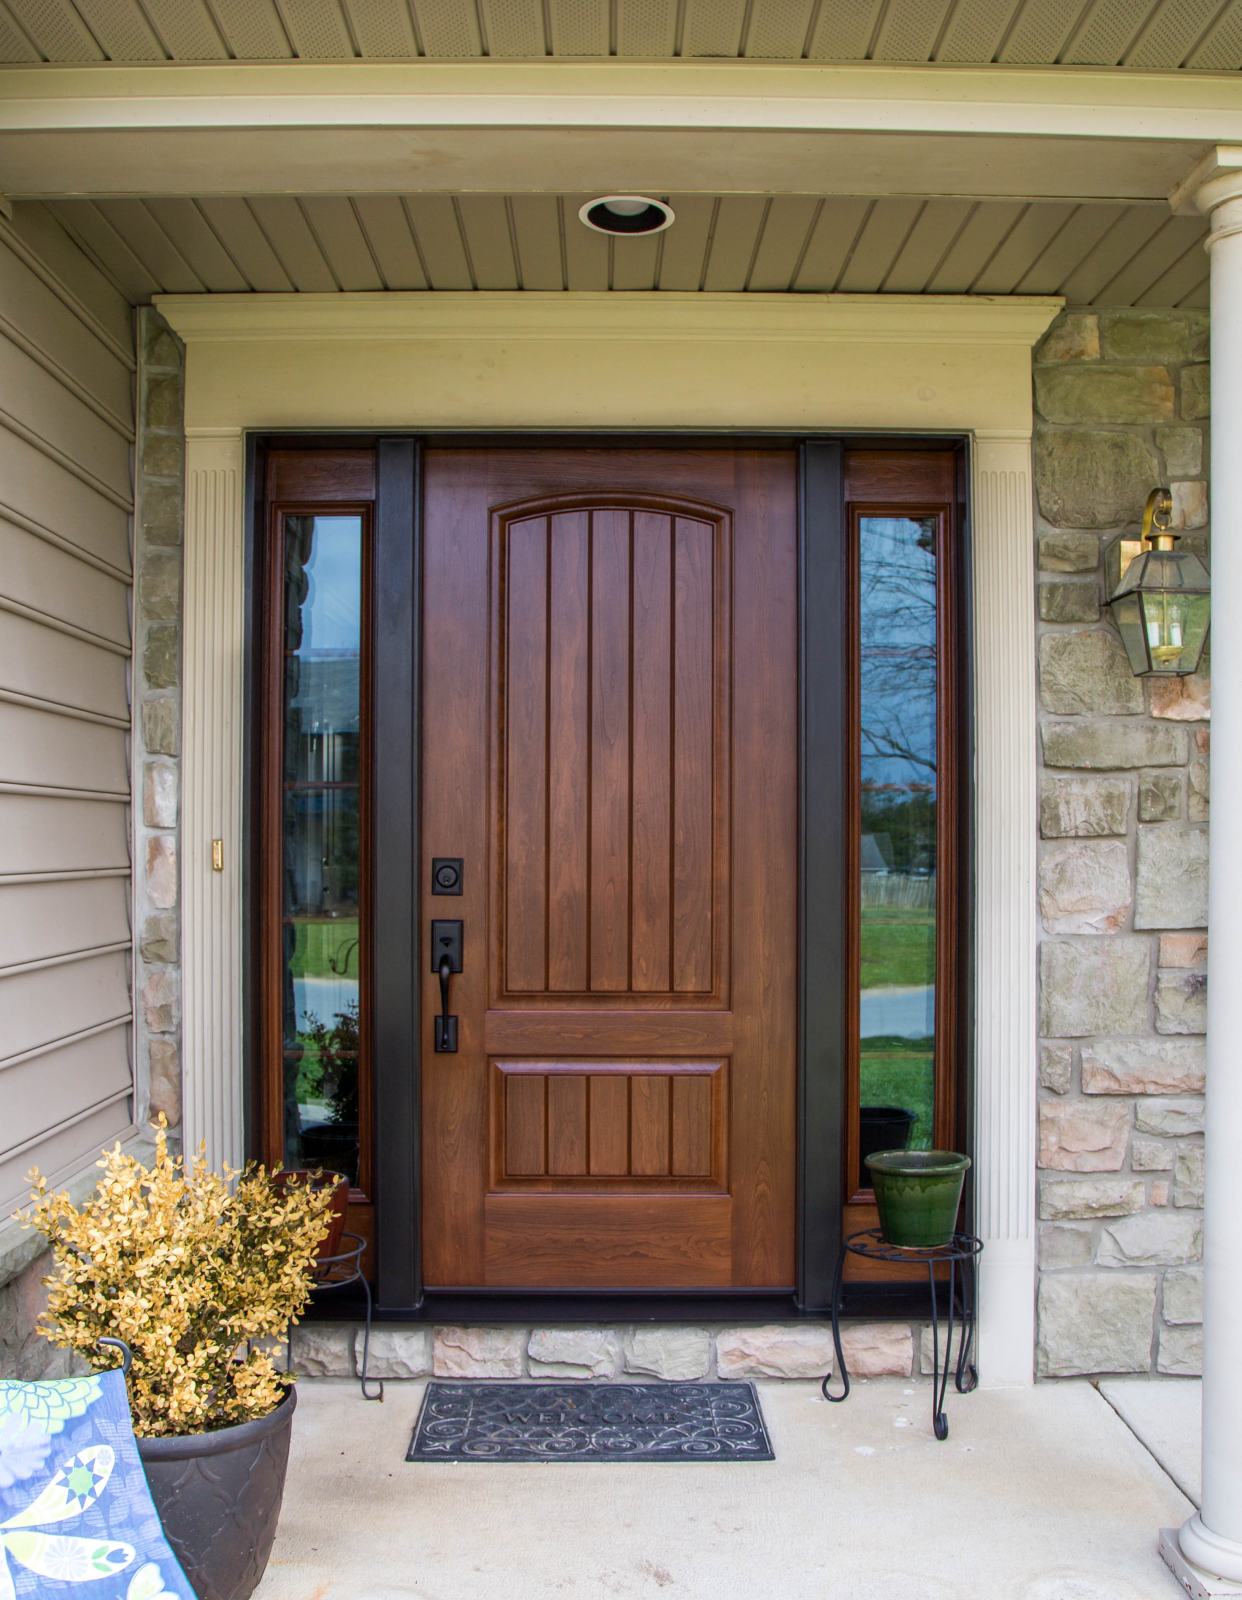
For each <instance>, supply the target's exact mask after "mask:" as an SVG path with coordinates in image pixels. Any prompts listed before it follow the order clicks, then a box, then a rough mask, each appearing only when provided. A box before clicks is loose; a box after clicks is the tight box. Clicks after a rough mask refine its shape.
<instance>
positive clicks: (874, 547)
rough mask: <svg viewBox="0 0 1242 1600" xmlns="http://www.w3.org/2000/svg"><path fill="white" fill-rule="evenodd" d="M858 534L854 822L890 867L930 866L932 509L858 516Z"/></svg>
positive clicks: (933, 828) (933, 716) (933, 739)
mask: <svg viewBox="0 0 1242 1600" xmlns="http://www.w3.org/2000/svg"><path fill="white" fill-rule="evenodd" d="M859 532H860V537H859V584H860V595H859V635H860V649H859V673H860V695H859V698H860V712H861V721H860V746H861V760H862V796H861V801H862V831H863V833H864V835H871V836H872V837H873V838H874V839H875V841H876V845H877V853H878V858H879V859H880V860H881V861H882V862H883V865H884V866H885V867H886V868H887V870H888V871H890V872H898V873H929V872H931V871H933V870H934V868H935V832H936V823H935V816H936V800H935V795H936V563H935V538H934V536H935V522H934V520H933V519H932V518H930V517H928V518H921V519H914V518H910V517H864V518H862V519H861V523H860V529H859Z"/></svg>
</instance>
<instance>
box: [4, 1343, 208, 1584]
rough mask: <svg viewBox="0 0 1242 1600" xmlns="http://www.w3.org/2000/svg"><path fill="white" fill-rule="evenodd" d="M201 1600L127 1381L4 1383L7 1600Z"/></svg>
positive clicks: (101, 1377) (104, 1377)
mask: <svg viewBox="0 0 1242 1600" xmlns="http://www.w3.org/2000/svg"><path fill="white" fill-rule="evenodd" d="M27 1596H38V1597H39V1600H59V1597H62V1596H63V1597H64V1600H69V1597H70V1596H72V1597H73V1600H195V1597H194V1591H193V1589H191V1588H190V1585H189V1584H188V1582H187V1581H186V1577H185V1574H184V1573H183V1572H182V1570H181V1565H180V1563H179V1562H178V1560H177V1558H176V1556H174V1555H173V1553H172V1551H171V1550H170V1549H169V1547H168V1541H167V1540H166V1539H165V1538H164V1534H163V1530H162V1529H161V1527H160V1520H159V1517H158V1516H157V1515H156V1511H155V1507H154V1505H153V1504H152V1503H151V1492H150V1490H149V1489H148V1488H147V1479H146V1474H145V1473H144V1472H143V1470H142V1462H141V1461H140V1460H139V1457H138V1446H137V1444H136V1443H135V1442H134V1430H133V1427H132V1425H131V1423H130V1417H129V1397H128V1395H127V1394H126V1392H125V1379H124V1378H123V1377H122V1375H121V1374H120V1373H119V1372H103V1373H97V1374H95V1375H94V1376H92V1377H89V1378H62V1379H59V1380H57V1381H49V1382H46V1383H19V1382H16V1381H15V1380H11V1379H4V1380H0V1600H26V1597H27Z"/></svg>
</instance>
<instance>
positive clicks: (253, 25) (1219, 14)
mask: <svg viewBox="0 0 1242 1600" xmlns="http://www.w3.org/2000/svg"><path fill="white" fill-rule="evenodd" d="M420 56H421V57H429V58H438V59H458V60H462V59H477V58H482V57H493V58H501V59H510V60H518V59H537V58H540V57H548V56H552V57H600V56H618V57H628V58H631V59H648V60H651V59H657V60H661V59H673V58H677V57H682V58H698V59H703V58H729V57H734V58H736V57H743V58H746V59H749V60H757V61H796V60H800V59H801V60H809V61H838V62H845V61H876V62H888V63H903V62H909V63H916V64H923V63H928V62H934V63H942V64H945V65H948V66H972V65H973V66H985V65H988V64H990V63H993V62H1002V63H1005V64H1012V65H1053V64H1065V65H1071V66H1073V65H1095V66H1105V67H1122V68H1130V69H1139V70H1146V71H1162V70H1174V69H1176V70H1181V71H1192V72H1222V71H1230V72H1233V71H1237V70H1239V68H1242V6H1240V5H1239V4H1238V3H1237V0H1086V3H1085V4H1084V3H1083V0H749V3H747V0H0V61H3V62H11V63H17V62H32V63H37V62H40V61H52V62H79V61H80V62H86V61H117V62H144V61H151V62H159V61H187V62H188V61H227V60H242V61H292V60H302V61H350V60H356V59H364V60H374V61H386V60H409V59H413V58H416V57H420Z"/></svg>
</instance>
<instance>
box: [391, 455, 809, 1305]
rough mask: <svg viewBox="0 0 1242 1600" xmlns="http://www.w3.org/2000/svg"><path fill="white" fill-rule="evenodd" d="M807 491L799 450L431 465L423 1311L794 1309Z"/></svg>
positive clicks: (427, 514) (443, 459)
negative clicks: (693, 1296) (635, 1300)
mask: <svg viewBox="0 0 1242 1600" xmlns="http://www.w3.org/2000/svg"><path fill="white" fill-rule="evenodd" d="M796 486H797V460H796V457H795V455H794V454H793V452H791V451H788V450H753V449H701V448H699V449H687V450H679V449H658V448H641V449H640V448H630V447H627V446H625V445H617V446H614V447H600V448H590V449H577V448H568V447H566V448H556V449H551V448H527V447H521V448H505V447H503V446H501V447H496V446H489V447H476V448H432V449H428V450H427V451H426V453H425V455H424V473H423V494H424V520H423V680H422V681H423V700H422V708H421V722H422V730H423V732H422V755H421V762H422V824H423V826H422V839H423V860H422V862H421V867H420V871H421V882H422V887H423V899H422V904H423V907H424V924H423V929H422V956H421V961H420V965H421V968H422V1051H423V1055H422V1059H423V1069H422V1083H423V1090H422V1093H423V1107H422V1109H423V1117H422V1127H423V1134H422V1138H423V1163H422V1174H423V1176H422V1219H423V1220H422V1248H423V1263H424V1277H425V1281H426V1283H427V1285H428V1286H429V1287H433V1288H447V1287H459V1288H480V1287H498V1288H499V1287H506V1288H519V1287H524V1288H540V1289H545V1288H546V1289H563V1290H572V1289H582V1288H591V1289H611V1288H625V1289H633V1288H670V1289H671V1288H731V1287H737V1288H770V1289H790V1288H792V1287H793V1285H794V1281H795V1267H794V1256H795V1166H796V1127H795V1117H796V1093H795V1091H796V1073H797V1066H796V1062H797V930H796V906H797V889H796V885H797V868H798V862H797V826H798V807H797V788H796V784H797V633H798V610H797V528H796V522H797V510H796ZM383 760H384V754H383V751H382V750H379V751H377V761H378V765H379V770H380V772H381V773H382V771H383ZM438 858H450V859H456V858H459V859H460V861H461V863H462V868H461V880H460V884H459V888H460V893H457V894H444V893H437V892H436V887H437V886H436V884H435V883H434V882H433V876H432V874H433V866H432V864H433V861H434V860H436V859H438ZM379 870H381V871H383V870H387V869H385V868H384V867H383V865H382V863H381V865H380V869H379ZM392 870H398V869H397V868H396V867H395V865H394V867H393V868H392ZM432 918H437V919H446V920H449V921H450V922H451V921H457V920H459V921H460V923H461V926H462V959H461V972H460V973H459V974H457V975H454V976H453V977H452V978H451V979H450V986H449V1010H450V1012H451V1013H452V1014H453V1015H455V1016H456V1017H457V1019H458V1020H457V1040H456V1043H457V1049H456V1051H455V1052H454V1053H437V1051H436V1049H435V1038H434V1019H435V1017H436V1014H437V1012H438V1010H439V1008H440V999H441V995H440V980H439V977H438V976H437V974H436V972H435V970H434V966H435V958H436V954H437V951H436V950H435V949H433V946H432V942H431V926H430V925H431V919H432Z"/></svg>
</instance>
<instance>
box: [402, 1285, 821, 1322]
mask: <svg viewBox="0 0 1242 1600" xmlns="http://www.w3.org/2000/svg"><path fill="white" fill-rule="evenodd" d="M376 1315H377V1317H379V1318H385V1319H387V1320H391V1321H396V1320H410V1321H417V1322H463V1323H486V1322H490V1323H497V1322H519V1323H531V1322H610V1323H611V1322H654V1323H663V1322H786V1321H789V1320H791V1319H793V1318H795V1317H797V1316H799V1315H800V1312H799V1310H798V1302H797V1296H796V1294H795V1292H794V1290H793V1289H792V1288H790V1289H762V1290H754V1289H734V1290H721V1289H703V1290H695V1289H688V1290H682V1291H680V1292H678V1291H676V1290H674V1291H671V1292H670V1291H669V1290H667V1289H652V1290H642V1289H639V1290H635V1289H626V1290H617V1291H615V1292H613V1293H608V1292H600V1291H598V1290H596V1291H592V1292H590V1293H586V1292H582V1293H573V1292H568V1293H567V1292H565V1291H563V1290H562V1291H539V1290H531V1289H488V1290H468V1289H428V1290H426V1291H425V1293H424V1296H423V1300H422V1304H421V1305H420V1306H418V1307H417V1309H415V1310H413V1311H394V1310H391V1309H389V1308H380V1309H379V1310H378V1311H377V1313H376Z"/></svg>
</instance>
